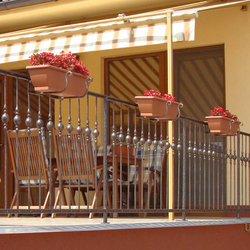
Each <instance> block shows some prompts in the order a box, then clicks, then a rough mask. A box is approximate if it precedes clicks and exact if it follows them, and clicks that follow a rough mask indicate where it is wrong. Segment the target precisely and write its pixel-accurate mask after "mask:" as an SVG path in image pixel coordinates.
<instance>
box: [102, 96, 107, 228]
mask: <svg viewBox="0 0 250 250" xmlns="http://www.w3.org/2000/svg"><path fill="white" fill-rule="evenodd" d="M107 117H108V99H107V98H105V99H104V102H103V209H104V210H106V211H105V212H104V213H103V224H106V223H108V216H107V134H108V131H107V124H108V123H107V122H108V121H107Z"/></svg>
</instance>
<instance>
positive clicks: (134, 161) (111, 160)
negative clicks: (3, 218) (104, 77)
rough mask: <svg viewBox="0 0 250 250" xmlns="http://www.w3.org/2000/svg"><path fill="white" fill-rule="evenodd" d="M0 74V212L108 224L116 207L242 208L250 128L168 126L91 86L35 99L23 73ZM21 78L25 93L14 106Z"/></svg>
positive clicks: (246, 205) (246, 196)
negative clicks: (88, 218)
mask: <svg viewBox="0 0 250 250" xmlns="http://www.w3.org/2000/svg"><path fill="white" fill-rule="evenodd" d="M0 73H1V75H2V81H1V84H2V98H3V107H2V128H1V143H2V145H3V147H2V148H3V154H2V155H3V158H2V159H1V175H2V176H1V180H2V181H1V183H2V186H1V190H0V192H1V197H2V201H1V203H0V204H1V208H0V213H1V214H6V215H7V214H9V216H10V215H11V214H33V213H35V214H42V216H43V215H46V214H47V215H51V214H52V215H53V216H55V214H71V213H74V214H77V213H85V214H91V215H93V214H94V213H99V214H102V215H103V219H104V222H106V221H107V217H108V215H109V214H110V215H113V216H115V217H116V216H117V215H118V214H121V213H127V214H128V213H136V214H140V215H141V214H143V215H147V214H148V213H150V214H156V213H157V214H159V213H162V214H164V213H168V212H175V213H181V214H182V216H183V219H185V218H186V214H187V213H192V214H194V215H195V213H198V212H199V213H201V212H202V213H208V212H209V213H210V212H218V213H221V215H223V216H224V215H225V213H226V212H235V213H237V217H238V218H239V217H240V213H241V212H242V211H250V191H249V190H250V189H249V187H250V167H249V162H250V134H248V133H243V132H239V133H238V134H237V135H236V136H219V135H214V134H211V133H210V132H209V129H208V126H207V123H206V122H203V121H197V120H195V119H191V118H187V117H182V116H181V117H180V118H179V119H178V120H176V121H173V122H168V121H163V120H157V119H148V118H145V117H140V115H139V114H140V113H139V110H138V107H137V104H136V103H130V102H127V101H123V100H120V99H117V98H113V97H110V96H105V95H103V94H98V93H93V92H88V94H87V96H86V97H85V98H82V99H60V98H57V100H56V101H55V106H53V96H50V95H47V97H46V101H45V102H43V104H42V101H41V100H42V99H43V98H45V97H44V96H45V95H42V94H39V93H36V95H33V94H34V93H33V92H31V91H30V89H31V82H30V80H29V76H27V75H25V74H19V73H15V72H11V71H6V70H1V71H0ZM23 82H24V83H25V84H24V83H23ZM20 84H22V86H26V93H27V99H26V100H22V105H21V106H20V99H19V91H20V89H19V86H20ZM22 91H23V88H22ZM31 95H32V96H33V97H32V98H33V99H34V98H37V103H38V105H37V107H35V106H31ZM23 98H24V95H23V94H22V99H23ZM23 103H26V105H23ZM33 105H34V104H33ZM44 105H47V106H48V108H47V109H42V106H44ZM34 110H36V114H35V112H34ZM42 110H43V112H46V111H45V110H47V113H46V114H44V113H42ZM24 114H25V115H24ZM21 121H25V122H24V123H22V122H21ZM169 126H172V127H173V130H172V131H173V132H172V133H171V134H169V132H168V131H169V129H168V128H169ZM34 128H37V131H38V132H37V141H36V143H35V144H34V141H33V136H36V135H34V134H35V132H34V131H36V130H35V129H34ZM74 129H75V130H74ZM10 130H12V131H11V132H8V131H10ZM56 131H58V132H56ZM74 131H75V132H74ZM12 133H13V134H14V136H13V134H12ZM74 133H75V134H74ZM64 134H66V136H65V137H64ZM22 136H23V137H25V136H26V142H25V143H23V142H22V139H21V138H22ZM11 138H12V139H11ZM170 139H171V140H170ZM45 142H46V143H45ZM170 142H171V144H170ZM12 144H13V145H12ZM10 145H12V148H11V147H10ZM45 145H46V146H45ZM11 150H12V151H11ZM11 152H12V154H11ZM13 152H14V153H13ZM65 165H66V167H65ZM25 166H26V167H27V168H26V170H27V172H25V170H24V169H25ZM170 166H173V169H174V171H173V173H172V172H169V169H170ZM35 168H37V170H35ZM12 169H14V171H12ZM44 169H45V171H44ZM21 171H24V172H21ZM35 171H37V175H36V178H35V177H34V175H35V174H34V172H35ZM25 175H26V177H25ZM46 176H47V177H46ZM46 178H47V179H46ZM12 187H13V188H12ZM99 191H100V192H99ZM97 193H98V195H97V196H95V195H96V194H97ZM14 194H15V195H14ZM31 194H33V199H30V196H31ZM46 195H47V196H46ZM13 196H14V199H13ZM93 197H94V199H96V202H94V203H92V198H93ZM45 198H47V199H45ZM12 199H13V201H12ZM11 201H12V202H13V203H12V204H11ZM65 202H66V205H65V204H64V203H65ZM34 205H35V206H34Z"/></svg>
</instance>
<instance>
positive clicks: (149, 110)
mask: <svg viewBox="0 0 250 250" xmlns="http://www.w3.org/2000/svg"><path fill="white" fill-rule="evenodd" d="M135 99H136V100H137V103H138V106H139V109H140V112H141V116H145V117H152V118H159V119H163V120H175V119H176V118H177V116H178V111H179V107H180V106H182V104H181V103H179V102H171V103H167V102H168V101H167V100H166V99H164V98H159V97H154V96H135ZM166 105H167V109H166Z"/></svg>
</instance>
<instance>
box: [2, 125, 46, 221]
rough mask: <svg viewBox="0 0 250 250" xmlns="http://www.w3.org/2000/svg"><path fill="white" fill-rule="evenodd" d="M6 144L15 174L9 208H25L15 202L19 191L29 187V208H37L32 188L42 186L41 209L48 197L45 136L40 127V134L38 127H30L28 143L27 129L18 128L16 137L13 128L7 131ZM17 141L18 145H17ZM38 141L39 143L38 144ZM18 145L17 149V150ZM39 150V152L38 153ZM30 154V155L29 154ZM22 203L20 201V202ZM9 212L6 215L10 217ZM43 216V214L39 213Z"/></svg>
mask: <svg viewBox="0 0 250 250" xmlns="http://www.w3.org/2000/svg"><path fill="white" fill-rule="evenodd" d="M7 139H8V145H9V150H10V156H11V162H12V166H13V172H14V176H15V180H16V181H15V183H16V185H15V187H16V190H15V193H14V196H13V199H12V203H11V206H10V209H16V208H17V207H18V208H19V209H24V208H25V209H27V208H28V207H27V205H28V204H27V205H25V206H24V205H19V204H17V198H19V199H20V195H19V191H21V190H23V189H29V188H30V192H29V193H30V196H29V197H28V199H29V200H30V206H29V207H30V209H38V208H39V207H40V206H38V205H36V206H35V205H34V199H33V195H32V190H34V189H39V188H41V189H42V188H44V189H45V194H46V196H45V199H44V202H43V203H42V202H41V204H42V206H41V209H43V208H45V207H46V206H47V204H48V201H49V197H50V190H49V175H48V172H49V171H48V166H47V165H48V160H47V157H46V148H45V144H44V141H45V136H44V133H43V129H42V135H39V130H38V129H31V132H30V144H29V136H28V132H27V130H19V132H18V137H17V133H16V131H15V130H9V131H8V132H7ZM17 142H18V145H17ZM39 143H40V144H39ZM17 147H18V150H17ZM39 152H40V153H39ZM29 154H30V155H29ZM20 201H21V200H20ZM20 203H22V202H20ZM11 216H12V214H9V215H8V217H11ZM41 217H43V214H41Z"/></svg>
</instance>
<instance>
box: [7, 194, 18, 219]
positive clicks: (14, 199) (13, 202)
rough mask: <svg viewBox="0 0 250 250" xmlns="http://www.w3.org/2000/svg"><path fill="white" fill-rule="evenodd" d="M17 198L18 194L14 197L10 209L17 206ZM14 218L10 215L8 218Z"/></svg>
mask: <svg viewBox="0 0 250 250" xmlns="http://www.w3.org/2000/svg"><path fill="white" fill-rule="evenodd" d="M16 198H17V192H15V194H14V196H13V199H12V202H11V205H10V209H12V208H13V206H14V205H15V204H16ZM11 217H12V214H8V218H11Z"/></svg>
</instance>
